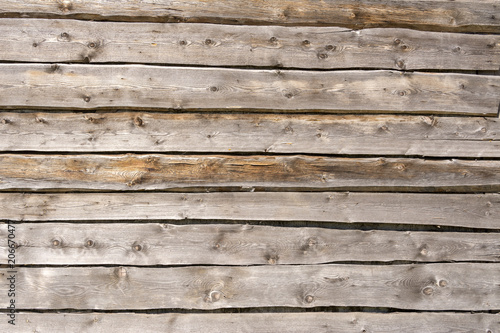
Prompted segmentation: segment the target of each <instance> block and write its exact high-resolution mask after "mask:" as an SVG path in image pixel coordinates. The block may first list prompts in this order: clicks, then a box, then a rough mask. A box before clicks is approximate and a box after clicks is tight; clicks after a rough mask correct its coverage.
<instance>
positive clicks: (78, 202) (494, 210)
mask: <svg viewBox="0 0 500 333" xmlns="http://www.w3.org/2000/svg"><path fill="white" fill-rule="evenodd" d="M499 215H500V195H498V194H421V193H348V192H346V193H333V192H328V193H307V192H299V193H297V192H282V193H277V192H274V193H273V192H226V193H67V194H34V193H32V194H21V193H0V219H2V220H13V221H79V220H95V221H107V220H120V221H130V220H144V219H148V220H184V219H194V220H196V219H200V220H213V219H219V220H238V221H241V220H243V221H244V220H257V221H323V222H373V223H402V224H424V225H451V226H463V227H472V228H490V229H493V228H500V220H499V219H498V216H499Z"/></svg>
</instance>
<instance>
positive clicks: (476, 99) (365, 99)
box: [0, 44, 500, 116]
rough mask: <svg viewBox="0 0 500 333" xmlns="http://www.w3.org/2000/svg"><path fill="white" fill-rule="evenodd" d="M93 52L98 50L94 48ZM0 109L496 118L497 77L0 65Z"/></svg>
mask: <svg viewBox="0 0 500 333" xmlns="http://www.w3.org/2000/svg"><path fill="white" fill-rule="evenodd" d="M95 47H96V48H97V49H98V48H99V46H98V45H97V44H96V45H95ZM0 76H2V84H1V85H0V96H1V97H0V107H6V108H22V109H28V108H63V109H64V108H66V109H68V108H74V109H100V108H108V109H109V108H111V109H117V108H118V109H121V108H134V109H155V110H165V109H176V110H182V109H188V110H196V109H201V110H256V111H258V110H268V111H269V110H288V111H297V110H301V111H302V112H304V111H322V112H346V111H350V112H358V113H359V112H392V113H433V114H436V113H442V114H462V115H483V116H496V115H497V113H498V106H499V104H500V89H499V88H500V77H498V76H491V75H467V74H438V73H406V72H393V71H333V72H332V71H298V70H296V71H295V70H294V71H292V70H248V69H228V68H222V69H221V68H189V67H188V68H186V67H184V68H183V67H159V66H144V65H126V66H118V65H57V64H52V65H50V64H1V65H0Z"/></svg>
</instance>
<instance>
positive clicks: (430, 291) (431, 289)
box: [422, 287, 434, 296]
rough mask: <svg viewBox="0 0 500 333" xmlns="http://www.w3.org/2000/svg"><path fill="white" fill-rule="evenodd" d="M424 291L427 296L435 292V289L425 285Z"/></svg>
mask: <svg viewBox="0 0 500 333" xmlns="http://www.w3.org/2000/svg"><path fill="white" fill-rule="evenodd" d="M422 293H423V294H424V295H426V296H431V295H432V294H434V289H433V288H431V287H425V288H424V289H422Z"/></svg>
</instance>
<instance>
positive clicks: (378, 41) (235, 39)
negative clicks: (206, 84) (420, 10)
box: [0, 19, 500, 70]
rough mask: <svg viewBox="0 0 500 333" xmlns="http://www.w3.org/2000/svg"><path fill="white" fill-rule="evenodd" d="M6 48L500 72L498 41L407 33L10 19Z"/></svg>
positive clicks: (0, 30)
mask: <svg viewBox="0 0 500 333" xmlns="http://www.w3.org/2000/svg"><path fill="white" fill-rule="evenodd" d="M0 43H1V44H2V45H3V46H4V47H2V49H1V50H0V60H4V61H18V62H20V61H23V62H90V63H108V62H114V63H116V62H123V63H151V64H178V65H203V66H259V67H267V66H272V67H275V66H278V67H286V68H324V69H328V68H360V67H363V68H379V69H382V68H385V69H397V70H401V69H406V70H412V69H454V70H498V68H499V67H500V37H499V36H498V35H471V34H457V33H440V32H421V31H414V30H408V29H365V30H349V29H345V28H337V27H281V26H271V27H270V26H265V27H261V26H230V25H214V24H183V23H171V24H162V23H136V24H131V23H120V22H89V21H77V20H38V19H3V20H0ZM92 44H94V45H98V47H97V48H96V47H90V46H91V45H92ZM35 45H36V47H35Z"/></svg>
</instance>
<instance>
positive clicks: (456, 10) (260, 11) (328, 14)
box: [0, 0, 500, 32]
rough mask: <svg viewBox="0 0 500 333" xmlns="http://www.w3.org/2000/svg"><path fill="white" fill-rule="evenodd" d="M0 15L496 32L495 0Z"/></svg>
mask: <svg viewBox="0 0 500 333" xmlns="http://www.w3.org/2000/svg"><path fill="white" fill-rule="evenodd" d="M0 8H1V9H0V16H3V17H44V18H45V17H49V18H57V17H68V18H80V19H92V20H126V21H158V22H208V23H231V24H241V23H245V24H276V25H341V26H347V27H353V28H362V27H371V26H381V27H388V26H389V27H391V26H403V27H412V28H417V29H432V30H439V31H445V30H448V31H475V32H500V7H499V6H498V2H497V1H495V0H480V1H477V0H460V1H453V2H452V1H447V0H437V1H436V0H434V1H417V0H388V1H383V2H380V1H377V0H364V1H362V2H359V1H357V2H355V3H353V2H352V1H351V0H336V1H327V2H325V1H320V0H301V1H295V0H280V1H273V2H269V1H244V2H242V1H239V0H225V1H221V0H210V1H196V0H189V1H161V2H159V1H155V0H144V1H141V2H137V1H134V0H120V1H111V0H85V1H83V0H48V1H39V0H26V1H23V2H22V3H20V2H19V1H16V0H2V1H1V2H0Z"/></svg>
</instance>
